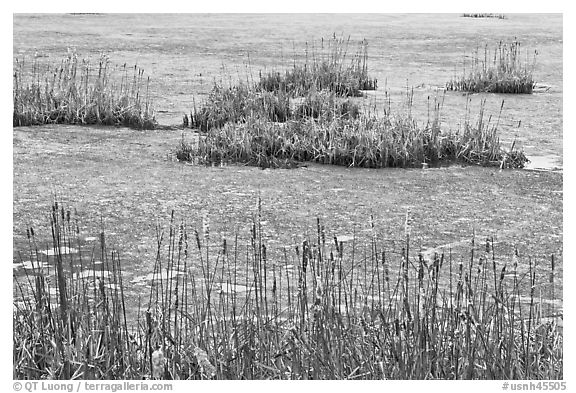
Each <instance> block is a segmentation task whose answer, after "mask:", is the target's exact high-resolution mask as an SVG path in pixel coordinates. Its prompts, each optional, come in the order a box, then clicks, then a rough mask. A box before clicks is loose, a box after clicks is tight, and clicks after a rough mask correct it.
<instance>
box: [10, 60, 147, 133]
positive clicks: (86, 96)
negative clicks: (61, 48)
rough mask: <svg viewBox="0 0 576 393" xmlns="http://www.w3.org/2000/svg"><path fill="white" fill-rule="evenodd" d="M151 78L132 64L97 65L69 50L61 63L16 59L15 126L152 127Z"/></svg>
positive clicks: (104, 63) (14, 88)
mask: <svg viewBox="0 0 576 393" xmlns="http://www.w3.org/2000/svg"><path fill="white" fill-rule="evenodd" d="M149 85H150V78H149V77H148V78H147V77H145V76H144V70H143V69H141V68H138V67H137V66H134V67H133V68H131V67H127V66H126V64H124V65H123V66H121V67H118V66H114V65H112V64H111V62H110V60H109V58H108V57H107V56H106V55H102V56H100V59H99V60H98V63H97V65H94V64H92V63H91V62H90V60H86V59H80V58H79V57H78V55H77V54H76V53H75V52H69V53H68V55H67V57H66V58H65V59H63V60H62V61H61V62H60V63H59V64H48V65H46V64H40V63H38V62H37V61H36V60H34V61H33V62H32V63H30V62H28V61H26V60H25V59H16V60H15V65H14V78H13V90H12V91H13V101H14V112H13V126H14V127H17V126H27V125H40V124H81V125H85V124H98V125H110V126H126V127H132V128H138V129H153V128H155V127H156V125H157V123H156V120H155V118H154V109H153V107H152V101H151V99H150V92H149Z"/></svg>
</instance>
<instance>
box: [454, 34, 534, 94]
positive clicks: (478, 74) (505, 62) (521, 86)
mask: <svg viewBox="0 0 576 393" xmlns="http://www.w3.org/2000/svg"><path fill="white" fill-rule="evenodd" d="M537 55H538V52H537V51H534V56H533V57H532V58H529V56H528V52H526V55H525V56H523V55H522V52H521V50H520V42H519V41H517V40H514V41H512V42H509V43H506V42H503V41H500V42H499V43H498V46H497V47H496V48H495V49H494V51H493V52H492V53H491V51H490V50H489V48H488V44H486V45H485V47H484V54H483V55H482V53H481V52H480V50H479V48H476V50H475V52H474V54H473V56H472V62H471V65H470V68H469V69H468V71H467V70H466V64H465V65H464V70H463V73H462V76H461V77H459V78H457V77H455V78H453V79H452V80H450V81H449V82H448V83H446V88H447V89H448V90H456V91H468V92H475V93H478V92H486V93H510V94H532V91H533V90H534V87H535V86H536V83H535V82H534V78H533V73H534V67H535V65H536V56H537Z"/></svg>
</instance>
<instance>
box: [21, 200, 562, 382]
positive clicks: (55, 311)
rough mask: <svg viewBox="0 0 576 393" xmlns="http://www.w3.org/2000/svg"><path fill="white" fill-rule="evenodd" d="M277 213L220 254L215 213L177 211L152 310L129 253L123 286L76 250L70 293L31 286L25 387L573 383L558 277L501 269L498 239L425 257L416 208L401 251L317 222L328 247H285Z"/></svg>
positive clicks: (62, 231) (160, 255)
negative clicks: (269, 233)
mask: <svg viewBox="0 0 576 393" xmlns="http://www.w3.org/2000/svg"><path fill="white" fill-rule="evenodd" d="M51 216H52V223H53V227H52V228H53V234H54V235H53V242H54V247H60V246H61V245H63V244H67V243H69V242H71V238H72V237H73V234H74V232H75V230H74V225H72V224H69V223H68V217H69V214H68V213H64V210H63V209H62V207H58V206H57V205H55V206H54V208H53V211H52V214H51ZM261 216H262V213H261V202H260V200H258V203H257V206H256V208H255V209H254V212H253V220H252V223H251V229H250V231H249V232H250V233H249V234H247V235H248V237H247V238H246V237H245V236H244V235H243V234H237V235H236V237H235V238H233V239H230V238H228V239H224V240H222V242H221V244H220V246H216V245H214V239H215V236H214V234H213V233H211V231H210V224H209V217H204V218H203V220H202V228H201V229H199V230H190V229H189V228H188V227H187V225H186V224H185V223H184V222H183V221H182V222H181V223H180V224H178V222H177V221H176V219H175V215H174V212H172V215H171V219H170V225H169V228H166V229H165V230H162V229H160V228H158V231H157V253H156V260H155V263H154V267H153V272H154V279H153V280H152V282H151V285H150V287H149V294H148V295H147V296H146V299H145V304H144V305H143V306H144V308H145V311H143V312H140V309H141V306H140V301H138V303H137V304H138V305H136V303H135V302H132V303H131V304H130V303H128V302H127V300H128V299H127V295H126V294H125V291H124V288H125V284H124V283H123V281H122V278H123V277H124V275H125V272H123V271H122V266H121V264H120V261H119V258H118V254H117V253H113V254H111V255H112V258H111V259H110V260H108V261H105V263H106V265H105V266H106V268H107V269H110V270H109V271H110V274H109V275H108V277H106V275H104V273H103V272H104V270H101V271H100V272H96V273H94V275H95V276H96V277H89V279H87V280H83V279H78V278H76V279H74V276H72V275H71V274H72V272H73V271H74V268H75V266H77V265H78V264H80V263H81V261H83V259H82V258H75V259H71V258H68V259H66V258H63V256H62V255H60V256H57V257H56V261H55V262H54V263H55V264H56V267H55V271H56V283H57V284H52V283H53V281H51V280H49V279H47V278H48V277H47V275H46V274H45V272H43V271H42V270H37V271H35V272H34V273H33V274H31V275H30V274H28V275H26V276H25V277H24V279H25V280H24V281H23V280H22V276H20V277H19V278H17V279H16V284H17V285H16V288H17V292H16V294H15V310H14V316H13V317H14V332H13V335H14V337H13V338H14V352H13V356H14V372H13V375H14V379H27V378H31V379H43V378H65V379H68V378H75V379H89V378H97V379H141V378H165V379H213V378H216V379H270V378H274V379H546V380H550V379H562V378H563V347H562V343H563V332H562V327H561V325H559V324H558V322H557V321H560V320H559V319H558V318H557V315H556V314H554V315H545V314H544V310H543V309H542V307H540V306H539V301H538V300H539V298H540V299H541V297H542V296H548V295H550V292H546V291H545V288H546V285H547V284H546V283H547V280H548V276H547V274H546V272H545V271H542V268H541V267H539V266H538V267H537V266H536V263H535V259H532V258H531V257H530V256H528V257H522V256H521V255H520V254H519V253H518V252H516V253H515V254H514V256H513V257H512V259H511V260H510V259H506V258H504V259H501V258H500V256H499V255H497V253H496V247H495V244H494V239H491V238H488V239H486V240H485V241H483V242H475V241H474V239H473V241H472V242H471V248H470V252H469V254H468V255H455V254H454V253H453V252H452V251H451V250H450V252H449V253H447V254H445V253H443V252H441V251H438V252H434V253H431V254H430V253H429V254H426V255H424V254H422V253H414V252H413V251H412V250H413V246H412V244H411V241H410V238H411V235H412V231H411V228H410V227H411V218H410V213H407V220H406V228H404V231H403V232H404V234H403V235H402V236H401V237H400V238H401V239H403V240H402V241H401V244H403V245H402V248H401V250H388V249H386V248H385V247H384V245H383V243H382V242H381V241H380V240H379V239H378V236H377V228H374V224H373V223H374V221H373V220H371V223H372V224H371V232H370V234H369V236H368V237H367V238H366V239H360V238H357V237H356V236H355V237H354V239H353V240H350V239H346V240H344V238H339V235H335V234H333V233H331V232H330V230H329V228H325V227H324V225H323V223H322V222H321V221H320V220H317V225H316V231H315V232H316V235H315V236H312V237H311V238H308V239H306V240H304V241H303V242H302V243H301V244H299V245H297V246H295V247H294V246H290V247H288V246H286V247H281V248H283V249H278V250H275V249H274V247H272V246H270V245H269V244H267V242H266V240H265V239H266V237H265V233H264V230H263V227H262V218H261ZM68 227H70V229H66V228H68ZM401 230H402V229H401V228H399V231H401ZM239 235H240V236H241V237H242V239H243V240H240V238H239ZM32 238H34V235H32ZM101 239H102V241H101V243H102V244H101V248H102V250H101V252H102V253H104V252H105V243H104V234H103V233H102V234H101ZM32 243H35V242H34V241H32ZM32 253H33V252H32ZM103 255H104V254H103ZM272 256H273V257H272ZM553 264H554V263H553ZM68 265H69V266H68ZM111 280H113V281H111ZM94 283H95V284H96V285H94ZM113 283H115V284H116V285H115V286H114V287H113V288H115V289H110V288H111V284H113ZM52 285H55V286H56V288H57V289H58V291H59V296H58V297H56V299H54V297H53V296H52V295H51V291H50V288H51V286H52ZM553 295H554V293H553V292H552V296H553ZM131 309H132V310H131ZM134 309H137V311H138V313H137V315H136V317H135V318H128V319H127V318H126V316H125V315H126V313H130V312H132V314H134ZM546 317H553V318H546ZM130 320H134V321H135V323H134V324H129V323H128V322H127V321H130Z"/></svg>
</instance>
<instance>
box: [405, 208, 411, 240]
mask: <svg viewBox="0 0 576 393" xmlns="http://www.w3.org/2000/svg"><path fill="white" fill-rule="evenodd" d="M410 213H411V211H410V208H408V209H407V210H406V221H405V222H404V235H405V236H406V237H409V236H410V233H411V231H412V217H411V215H410Z"/></svg>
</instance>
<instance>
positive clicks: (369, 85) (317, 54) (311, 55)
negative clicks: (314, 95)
mask: <svg viewBox="0 0 576 393" xmlns="http://www.w3.org/2000/svg"><path fill="white" fill-rule="evenodd" d="M350 45H351V42H350V37H348V39H344V38H343V37H336V35H335V34H334V35H333V37H332V38H331V39H328V40H324V39H322V40H321V42H320V45H319V46H320V47H319V48H317V47H316V45H315V44H314V43H312V44H311V45H308V43H306V51H305V60H304V62H303V63H301V62H297V61H296V58H295V59H294V61H293V66H292V67H291V68H289V69H287V70H285V71H284V72H279V71H275V72H268V73H267V74H262V72H260V80H259V82H258V83H257V87H258V88H259V89H261V90H264V91H270V92H275V93H278V92H283V93H288V94H289V95H291V96H292V97H299V96H305V95H306V94H307V93H308V92H309V91H311V90H313V89H314V90H318V91H320V90H329V91H331V92H334V93H336V94H337V95H339V96H345V97H349V96H352V97H361V96H362V90H376V88H377V85H378V81H377V79H376V78H370V76H369V75H368V41H367V40H362V41H360V42H359V43H358V46H357V50H356V52H355V53H354V54H353V55H350V54H349V51H351V50H352V49H351V48H350Z"/></svg>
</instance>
